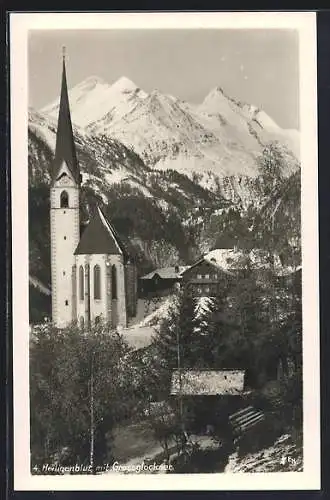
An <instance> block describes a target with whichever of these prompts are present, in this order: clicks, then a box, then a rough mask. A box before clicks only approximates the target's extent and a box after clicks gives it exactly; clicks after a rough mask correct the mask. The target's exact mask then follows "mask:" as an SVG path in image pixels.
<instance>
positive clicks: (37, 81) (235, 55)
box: [28, 29, 299, 129]
mask: <svg viewBox="0 0 330 500" xmlns="http://www.w3.org/2000/svg"><path fill="white" fill-rule="evenodd" d="M63 45H64V46H65V47H66V61H67V78H68V86H69V87H73V86H75V85H77V84H78V83H80V82H81V81H83V80H84V79H85V78H87V77H89V76H99V77H101V78H103V79H104V80H106V81H107V82H108V83H110V84H111V83H114V82H115V81H116V80H117V79H118V78H120V77H121V76H126V77H127V78H129V79H130V80H132V81H133V82H134V83H135V84H136V85H137V86H138V87H140V88H142V89H143V90H145V91H146V92H150V91H152V90H154V89H157V90H159V91H161V92H163V93H166V94H171V95H174V96H175V97H178V98H180V99H183V100H186V101H189V102H194V103H199V102H202V101H203V99H204V98H205V97H206V95H207V94H208V93H209V92H210V91H211V90H212V89H213V88H215V87H217V86H220V87H222V88H223V90H224V91H225V92H226V93H227V94H228V95H229V96H231V97H233V98H235V99H238V100H241V101H244V102H247V103H249V104H253V105H255V106H258V107H260V108H262V109H264V110H265V111H266V113H267V114H268V115H269V116H270V117H271V118H273V119H274V120H275V121H276V122H277V123H278V125H280V126H281V127H283V128H297V129H298V128H299V58H298V33H297V32H296V31H294V30H283V29H236V30H235V29H217V30H215V29H198V30H197V29H190V30H188V29H186V30H184V29H180V30H179V29H176V30H169V29H157V30H141V29H139V30H138V29H127V30H114V29H111V30H70V31H69V30H65V31H64V30H50V31H46V30H43V31H30V33H29V44H28V61H29V105H30V106H32V107H33V108H35V109H41V108H42V107H43V106H45V105H46V104H48V103H50V102H51V101H53V100H55V99H56V98H57V97H58V95H59V90H60V78H61V64H62V46H63Z"/></svg>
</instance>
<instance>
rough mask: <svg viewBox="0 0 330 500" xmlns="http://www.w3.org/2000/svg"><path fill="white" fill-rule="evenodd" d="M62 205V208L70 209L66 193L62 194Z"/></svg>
mask: <svg viewBox="0 0 330 500" xmlns="http://www.w3.org/2000/svg"><path fill="white" fill-rule="evenodd" d="M60 205H61V208H68V207H69V195H68V193H67V192H66V191H62V193H61V199H60Z"/></svg>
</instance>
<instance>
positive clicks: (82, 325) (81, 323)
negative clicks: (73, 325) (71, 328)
mask: <svg viewBox="0 0 330 500" xmlns="http://www.w3.org/2000/svg"><path fill="white" fill-rule="evenodd" d="M79 323H80V328H81V329H82V330H83V329H84V326H85V320H84V317H83V316H80V320H79Z"/></svg>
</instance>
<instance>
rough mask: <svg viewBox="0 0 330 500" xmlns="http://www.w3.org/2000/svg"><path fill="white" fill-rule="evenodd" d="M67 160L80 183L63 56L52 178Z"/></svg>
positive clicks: (75, 178) (73, 174) (74, 176)
mask: <svg viewBox="0 0 330 500" xmlns="http://www.w3.org/2000/svg"><path fill="white" fill-rule="evenodd" d="M63 162H65V163H66V164H67V166H68V168H69V170H70V172H71V174H72V176H73V178H74V180H75V181H76V182H77V183H80V171H79V164H78V160H77V155H76V148H75V143H74V136H73V130H72V123H71V114H70V105H69V97H68V86H67V81H66V70H65V60H64V58H63V69H62V87H61V97H60V106H59V112H58V122H57V134H56V147H55V158H54V163H53V169H52V180H53V181H54V180H55V179H56V177H57V174H58V171H59V169H60V168H61V166H62V164H63Z"/></svg>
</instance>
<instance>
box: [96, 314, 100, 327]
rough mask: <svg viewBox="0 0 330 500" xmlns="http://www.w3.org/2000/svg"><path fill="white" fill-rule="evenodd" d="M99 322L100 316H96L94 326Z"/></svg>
mask: <svg viewBox="0 0 330 500" xmlns="http://www.w3.org/2000/svg"><path fill="white" fill-rule="evenodd" d="M100 321H101V318H100V316H96V318H95V324H96V325H99V324H100Z"/></svg>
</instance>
